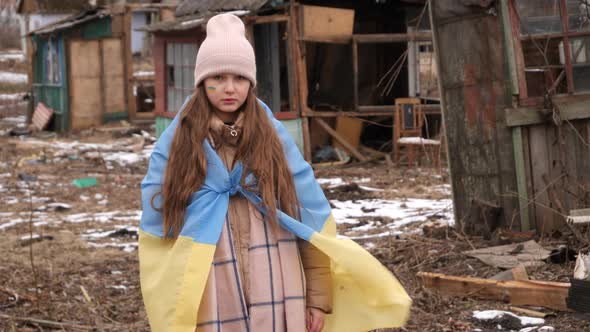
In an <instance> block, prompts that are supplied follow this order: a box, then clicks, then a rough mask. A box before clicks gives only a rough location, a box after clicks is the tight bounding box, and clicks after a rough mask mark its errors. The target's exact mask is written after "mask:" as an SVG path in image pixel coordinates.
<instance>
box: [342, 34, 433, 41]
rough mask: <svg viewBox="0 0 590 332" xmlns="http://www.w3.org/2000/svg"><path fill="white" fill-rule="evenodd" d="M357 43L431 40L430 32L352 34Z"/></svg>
mask: <svg viewBox="0 0 590 332" xmlns="http://www.w3.org/2000/svg"><path fill="white" fill-rule="evenodd" d="M352 40H353V41H356V42H358V43H405V42H409V41H432V33H431V32H410V33H371V34H354V35H352Z"/></svg>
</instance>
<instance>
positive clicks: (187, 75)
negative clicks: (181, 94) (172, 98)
mask: <svg viewBox="0 0 590 332" xmlns="http://www.w3.org/2000/svg"><path fill="white" fill-rule="evenodd" d="M182 71H183V74H182V87H183V88H184V89H190V88H191V87H192V85H191V84H192V81H193V80H194V78H193V76H195V74H194V73H193V72H191V67H182Z"/></svg>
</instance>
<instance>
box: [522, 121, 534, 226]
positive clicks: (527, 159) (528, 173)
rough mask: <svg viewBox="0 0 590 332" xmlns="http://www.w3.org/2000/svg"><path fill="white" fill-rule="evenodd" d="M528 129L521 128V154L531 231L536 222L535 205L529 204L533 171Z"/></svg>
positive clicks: (531, 195)
mask: <svg viewBox="0 0 590 332" xmlns="http://www.w3.org/2000/svg"><path fill="white" fill-rule="evenodd" d="M529 137H530V128H529V127H522V145H523V152H524V164H525V167H524V168H525V180H526V189H527V197H528V199H529V202H527V208H528V212H529V220H530V227H531V229H536V224H535V222H534V220H536V215H535V204H530V200H531V199H532V198H533V197H534V195H535V193H534V189H533V171H532V169H531V146H530V139H529Z"/></svg>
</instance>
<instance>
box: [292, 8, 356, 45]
mask: <svg viewBox="0 0 590 332" xmlns="http://www.w3.org/2000/svg"><path fill="white" fill-rule="evenodd" d="M300 8H301V19H302V22H303V24H302V27H301V33H302V36H303V37H304V38H314V37H317V38H330V37H336V38H338V37H346V36H348V37H350V36H351V35H352V29H353V26H354V10H351V9H343V8H332V7H320V6H308V5H305V6H301V7H300Z"/></svg>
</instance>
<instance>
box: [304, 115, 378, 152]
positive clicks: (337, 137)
mask: <svg viewBox="0 0 590 332" xmlns="http://www.w3.org/2000/svg"><path fill="white" fill-rule="evenodd" d="M314 120H315V121H316V122H317V123H318V124H319V125H320V127H322V128H323V129H324V130H325V131H326V132H327V133H328V134H330V135H331V136H332V137H334V139H335V140H336V141H338V143H340V144H341V145H342V147H343V148H344V149H345V150H346V151H348V152H349V153H350V154H352V155H353V156H354V157H355V158H356V159H358V160H360V161H367V158H365V156H363V155H362V154H361V153H360V152H359V151H358V150H357V149H356V148H355V147H354V146H352V145H350V143H348V141H346V139H344V137H342V136H340V134H338V133H337V132H336V130H334V129H332V127H330V125H329V124H327V123H326V122H325V121H324V120H322V119H320V118H314Z"/></svg>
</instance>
